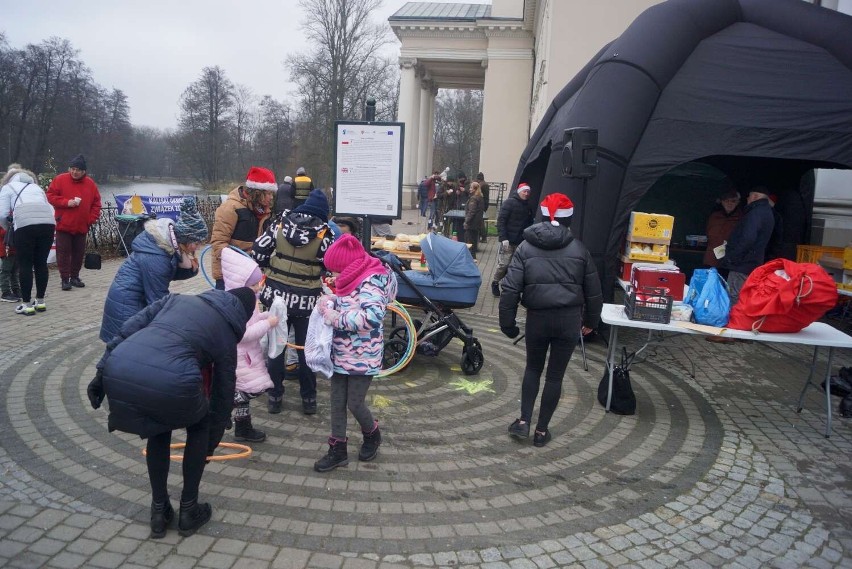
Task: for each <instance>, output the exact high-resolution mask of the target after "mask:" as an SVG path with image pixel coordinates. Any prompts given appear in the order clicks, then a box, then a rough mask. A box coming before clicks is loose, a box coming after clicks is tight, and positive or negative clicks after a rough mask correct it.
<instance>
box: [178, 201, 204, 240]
mask: <svg viewBox="0 0 852 569" xmlns="http://www.w3.org/2000/svg"><path fill="white" fill-rule="evenodd" d="M175 236H176V237H177V240H178V243H182V244H188V243H195V244H200V243H206V242H207V223H206V222H205V221H204V218H203V217H201V213H199V211H198V201H197V199H196V198H195V197H194V196H187V197H185V198H184V199H183V201H182V202H181V203H180V215H178V220H177V222H175Z"/></svg>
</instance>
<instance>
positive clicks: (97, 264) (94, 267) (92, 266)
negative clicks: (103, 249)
mask: <svg viewBox="0 0 852 569" xmlns="http://www.w3.org/2000/svg"><path fill="white" fill-rule="evenodd" d="M89 233H91V234H92V242H93V243H94V245H95V250H94V251H87V252H86V256H85V257H83V266H84V267H86V268H87V269H89V270H90V271H99V270H101V254H100V253H98V251H97V249H98V238H97V237H96V236H95V232H94V230H93V229H92V228H91V227H90V228H89Z"/></svg>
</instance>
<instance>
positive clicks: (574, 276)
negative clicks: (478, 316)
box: [500, 221, 603, 328]
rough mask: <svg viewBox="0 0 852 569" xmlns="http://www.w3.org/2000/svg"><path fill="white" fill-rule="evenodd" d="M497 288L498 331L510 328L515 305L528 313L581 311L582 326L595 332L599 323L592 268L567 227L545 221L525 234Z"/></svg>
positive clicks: (598, 296) (599, 298)
mask: <svg viewBox="0 0 852 569" xmlns="http://www.w3.org/2000/svg"><path fill="white" fill-rule="evenodd" d="M500 288H501V289H502V294H501V295H500V327H501V328H511V327H513V326H515V317H516V315H517V312H518V302H520V303H521V304H523V305H524V306H525V307H526V308H527V309H530V310H547V309H553V308H567V307H572V306H585V311H584V313H583V325H584V326H587V327H589V328H597V326H598V323H599V322H600V316H601V308H602V307H603V296H602V295H601V281H600V279H599V278H598V272H597V269H596V268H595V263H594V262H593V261H592V256H591V255H590V254H589V251H588V249H586V246H585V245H583V244H582V243H581V242H580V241H578V240H576V239H574V235H573V234H572V233H571V229H570V228H568V227H565V226H562V225H558V226H554V225H552V224H551V223H550V222H549V221H545V222H542V223H536V224H535V225H533V226H531V227H529V228H528V229H527V230H526V231H524V242H523V243H521V244H520V245H519V246H518V248H517V249H516V250H515V254H514V256H513V257H512V261H511V263H509V269H508V272H507V273H506V277H505V278H504V279H503V280H502V281H501V282H500Z"/></svg>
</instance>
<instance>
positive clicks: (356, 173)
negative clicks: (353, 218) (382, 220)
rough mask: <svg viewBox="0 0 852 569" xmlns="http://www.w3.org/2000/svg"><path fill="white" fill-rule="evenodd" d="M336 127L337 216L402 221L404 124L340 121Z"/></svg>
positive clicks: (335, 202) (335, 182) (335, 186)
mask: <svg viewBox="0 0 852 569" xmlns="http://www.w3.org/2000/svg"><path fill="white" fill-rule="evenodd" d="M335 126H336V136H335V161H334V172H335V174H334V212H335V214H336V215H357V216H366V215H369V216H382V217H392V218H395V219H399V218H400V217H401V216H402V153H403V146H404V143H403V139H404V138H405V125H404V124H403V123H388V122H371V123H368V122H344V121H338V122H336V123H335Z"/></svg>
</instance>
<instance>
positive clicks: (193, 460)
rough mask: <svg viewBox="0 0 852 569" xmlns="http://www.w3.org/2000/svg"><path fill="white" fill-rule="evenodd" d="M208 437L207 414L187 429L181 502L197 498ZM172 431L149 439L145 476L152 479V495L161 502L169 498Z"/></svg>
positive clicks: (205, 458) (205, 459)
mask: <svg viewBox="0 0 852 569" xmlns="http://www.w3.org/2000/svg"><path fill="white" fill-rule="evenodd" d="M209 437H210V421H209V419H208V416H205V417H204V418H203V419H201V420H200V421H198V422H197V423H195V424H194V425H190V426H189V427H187V428H186V448H185V449H184V451H183V492H182V493H181V495H180V500H181V502H189V501H190V500H197V499H198V486H199V485H200V484H201V475H202V474H204V465H205V463H206V461H207V442H208V440H209ZM171 442H172V432H171V431H166V432H165V433H160V434H159V435H154V436H153V437H149V438H148V456H147V462H148V479H149V480H150V482H151V497H152V498H153V501H154V502H158V503H162V502H165V501H166V500H168V499H169V487H168V481H169V460H170V459H169V455H170V454H171V450H170V449H169V445H170V444H171Z"/></svg>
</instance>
